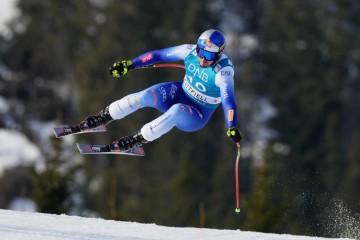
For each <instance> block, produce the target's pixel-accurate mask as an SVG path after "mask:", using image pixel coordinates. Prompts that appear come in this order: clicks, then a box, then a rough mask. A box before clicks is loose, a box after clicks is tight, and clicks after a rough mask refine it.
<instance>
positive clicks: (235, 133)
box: [226, 127, 242, 143]
mask: <svg viewBox="0 0 360 240" xmlns="http://www.w3.org/2000/svg"><path fill="white" fill-rule="evenodd" d="M226 134H227V136H228V137H229V138H230V139H231V140H232V141H233V142H234V143H239V142H240V141H241V139H242V135H241V132H240V130H239V129H238V128H237V127H229V128H228V130H227V132H226Z"/></svg>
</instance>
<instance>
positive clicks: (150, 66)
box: [141, 63, 185, 68]
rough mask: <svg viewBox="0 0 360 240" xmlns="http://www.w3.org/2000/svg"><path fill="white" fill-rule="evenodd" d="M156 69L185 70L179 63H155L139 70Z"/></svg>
mask: <svg viewBox="0 0 360 240" xmlns="http://www.w3.org/2000/svg"><path fill="white" fill-rule="evenodd" d="M158 67H175V68H185V66H184V65H182V64H179V63H157V64H153V65H148V66H143V67H141V68H158Z"/></svg>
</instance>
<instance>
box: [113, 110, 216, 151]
mask: <svg viewBox="0 0 360 240" xmlns="http://www.w3.org/2000/svg"><path fill="white" fill-rule="evenodd" d="M213 111H214V110H213V109H204V108H201V109H200V108H196V107H194V106H191V105H187V104H182V103H177V104H174V105H173V106H171V107H170V108H169V110H167V111H166V112H165V113H164V114H162V115H161V116H159V117H158V118H156V119H155V120H153V121H151V122H150V123H147V124H145V125H144V126H143V127H142V128H141V130H140V131H138V132H135V133H133V134H130V135H128V136H126V137H123V138H120V139H118V140H116V141H114V142H113V143H112V144H111V145H110V147H111V148H112V149H113V150H114V151H116V150H122V151H126V150H128V149H130V148H133V147H136V146H141V145H142V144H144V143H146V142H149V141H153V140H155V139H157V138H159V137H160V136H161V135H163V134H165V133H167V132H168V131H170V130H171V129H172V128H173V127H177V128H179V129H180V130H182V131H187V132H192V131H196V130H198V129H200V128H202V127H203V126H204V125H205V124H206V122H207V121H208V120H209V118H210V116H211V114H212V113H213Z"/></svg>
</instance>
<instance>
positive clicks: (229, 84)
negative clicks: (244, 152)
mask: <svg viewBox="0 0 360 240" xmlns="http://www.w3.org/2000/svg"><path fill="white" fill-rule="evenodd" d="M233 76H234V70H233V68H231V67H225V68H223V69H221V70H220V71H219V73H218V74H217V76H216V80H215V81H216V84H217V86H218V87H219V88H220V95H221V101H222V107H223V110H224V116H225V122H226V125H227V127H228V130H227V132H226V134H227V136H228V137H229V138H230V139H231V140H232V141H233V142H235V143H239V142H240V141H241V139H242V135H241V132H240V130H239V129H238V128H237V127H236V126H237V110H236V104H235V97H234V77H233Z"/></svg>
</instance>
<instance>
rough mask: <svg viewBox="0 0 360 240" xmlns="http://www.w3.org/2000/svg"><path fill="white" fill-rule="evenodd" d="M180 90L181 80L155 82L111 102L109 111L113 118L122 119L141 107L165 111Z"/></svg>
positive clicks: (176, 97)
mask: <svg viewBox="0 0 360 240" xmlns="http://www.w3.org/2000/svg"><path fill="white" fill-rule="evenodd" d="M180 90H181V82H167V83H160V84H156V85H154V86H151V87H149V88H147V89H145V90H143V91H140V92H138V93H133V94H130V95H128V96H126V97H124V98H122V99H120V100H118V101H115V102H113V103H111V104H110V106H109V112H110V115H111V116H112V118H113V119H122V118H124V117H126V116H127V115H129V114H131V113H133V112H135V111H137V110H139V109H140V108H143V107H152V108H156V109H158V110H159V111H162V112H165V111H166V110H168V109H169V108H170V107H171V105H172V104H174V102H176V101H177V99H178V97H179V92H180Z"/></svg>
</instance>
